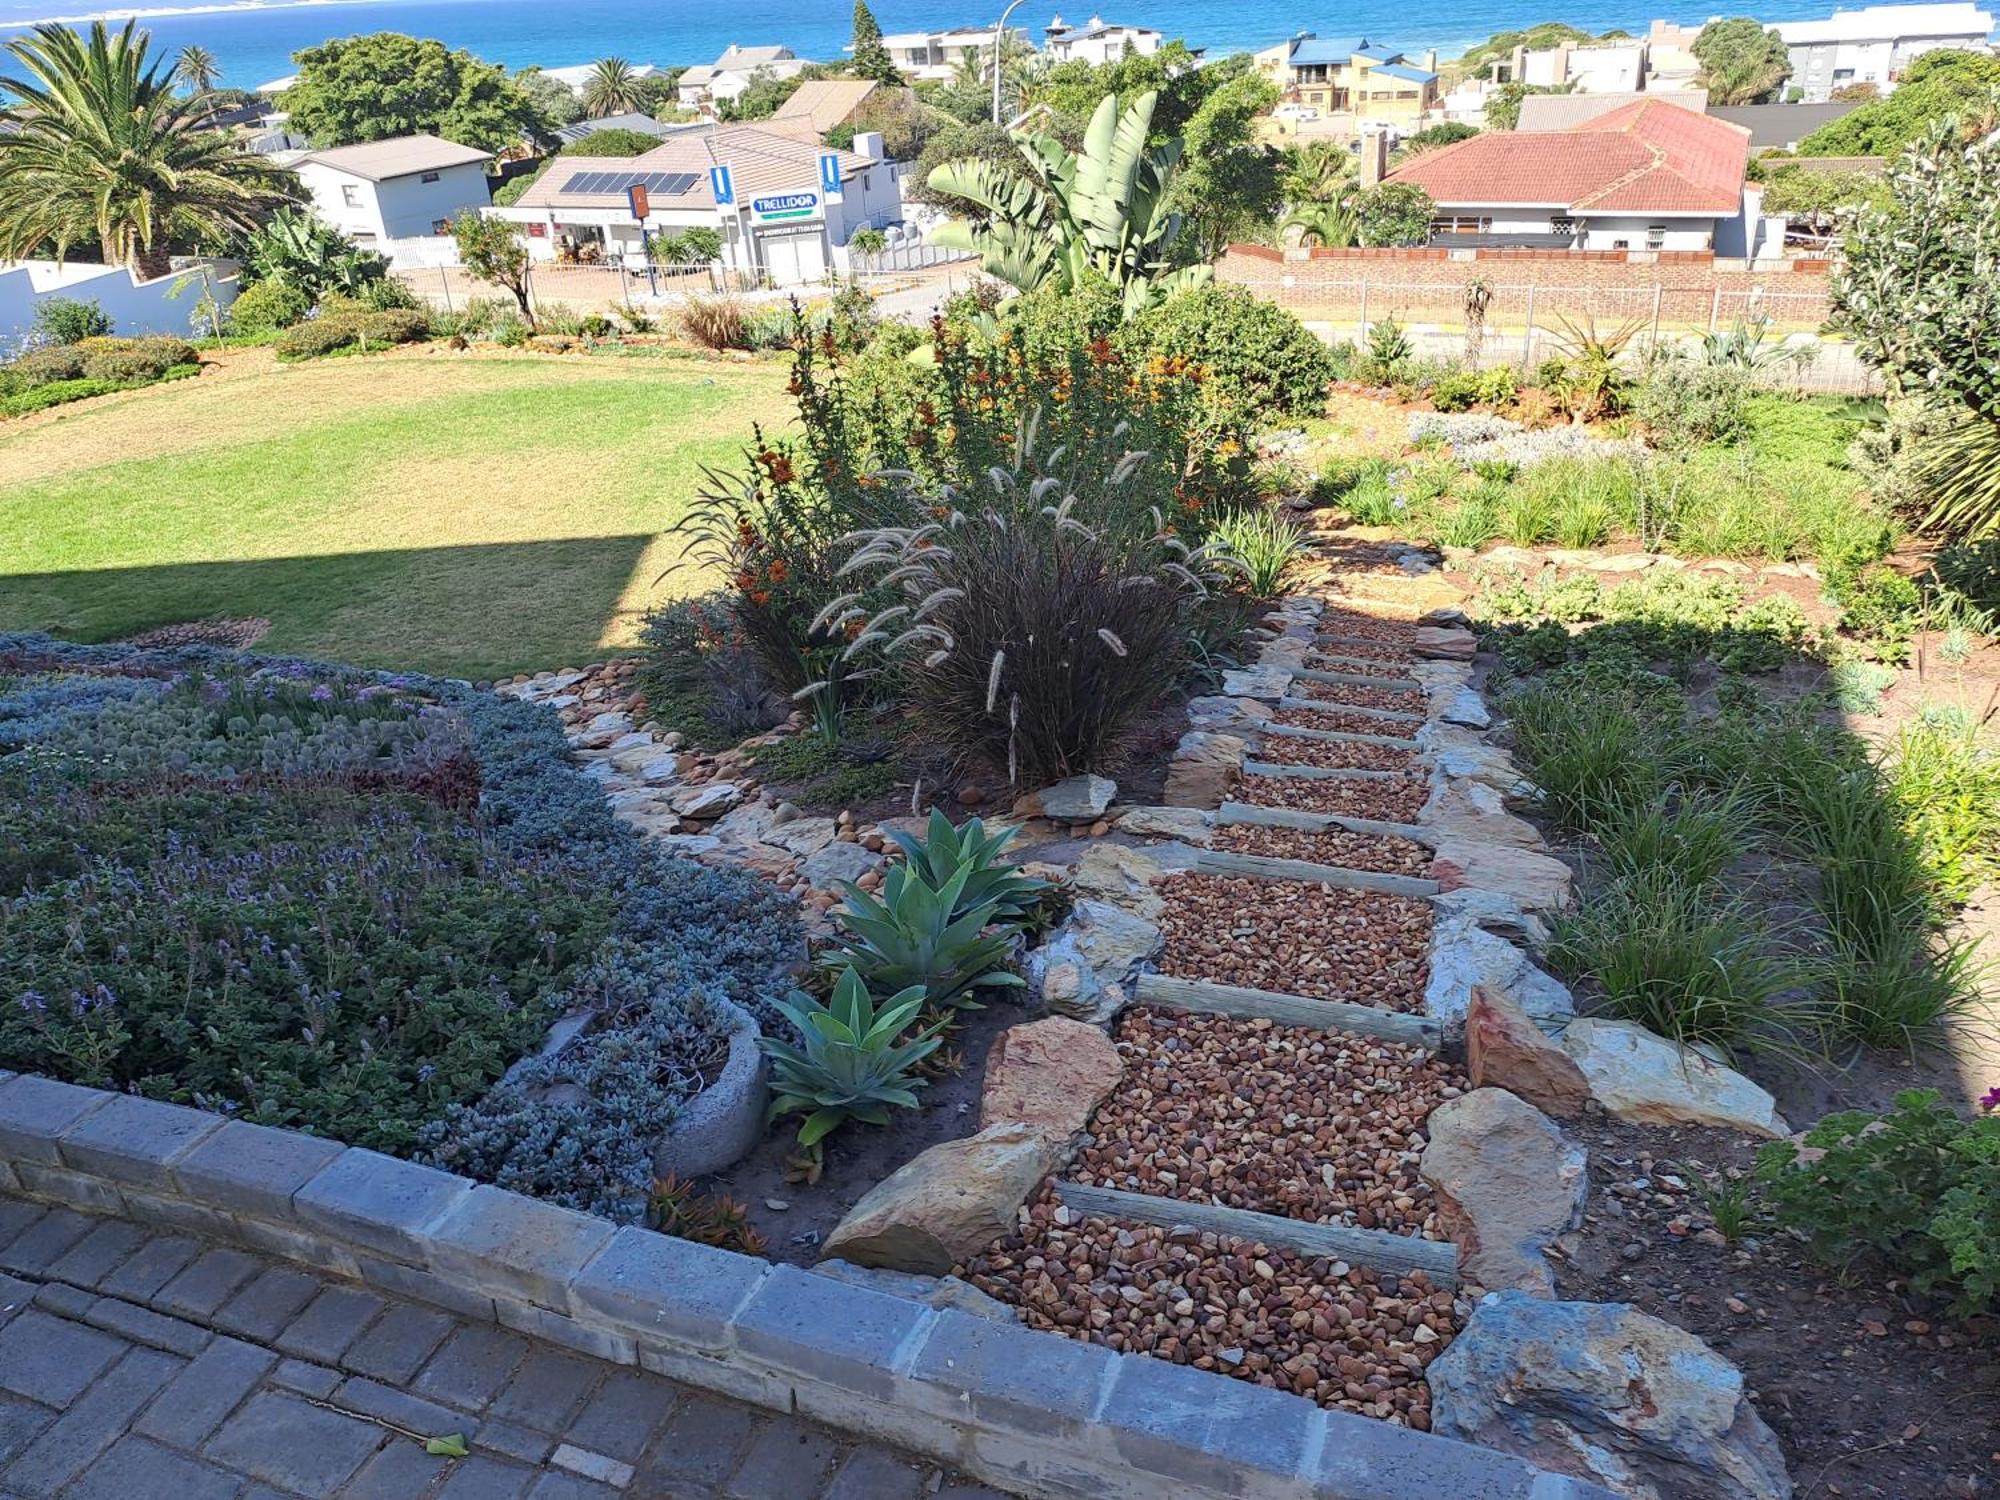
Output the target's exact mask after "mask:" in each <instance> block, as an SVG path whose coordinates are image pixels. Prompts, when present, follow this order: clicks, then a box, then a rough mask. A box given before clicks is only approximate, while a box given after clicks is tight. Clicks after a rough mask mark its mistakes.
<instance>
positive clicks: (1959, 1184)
mask: <svg viewBox="0 0 2000 1500" xmlns="http://www.w3.org/2000/svg"><path fill="white" fill-rule="evenodd" d="M1996 1096H2000V1091H1996V1092H1995V1094H1994V1095H1989V1096H1988V1101H1989V1103H1988V1106H1987V1109H1986V1111H1985V1112H1983V1113H1982V1114H1981V1116H1980V1117H1979V1118H1976V1119H1972V1120H1967V1119H1965V1118H1963V1117H1961V1116H1960V1115H1959V1114H1957V1113H1956V1112H1955V1111H1954V1110H1952V1109H1951V1108H1950V1107H1948V1106H1947V1105H1945V1104H1944V1103H1942V1102H1941V1100H1940V1098H1939V1095H1938V1093H1937V1091H1936V1090H1935V1089H1909V1090H1905V1091H1904V1092H1902V1093H1900V1094H1898V1095H1897V1096H1896V1107H1895V1109H1894V1110H1892V1111H1891V1112H1889V1113H1888V1114H1886V1115H1871V1114H1866V1113H1863V1112H1862V1111H1859V1110H1850V1111H1845V1112H1842V1113H1840V1114H1833V1115H1828V1116H1827V1117H1826V1118H1825V1119H1823V1120H1821V1121H1820V1122H1819V1123H1818V1124H1817V1125H1815V1126H1814V1127H1813V1128H1812V1129H1811V1130H1809V1131H1807V1132H1806V1134H1805V1138H1804V1140H1803V1141H1795V1140H1794V1141H1773V1142H1771V1143H1770V1144H1769V1145H1767V1146H1765V1147H1764V1148H1763V1149H1762V1150H1761V1151H1760V1152H1759V1153H1758V1158H1757V1178H1758V1180H1759V1181H1760V1182H1761V1183H1763V1185H1764V1188H1765V1192H1766V1195H1767V1197H1768V1200H1769V1203H1770V1206H1771V1209H1772V1211H1773V1213H1775V1214H1776V1216H1777V1218H1778V1220H1779V1222H1780V1223H1782V1224H1785V1225H1787V1226H1788V1227H1790V1228H1793V1229H1796V1230H1799V1231H1801V1232H1802V1233H1804V1234H1805V1235H1806V1236H1807V1239H1808V1241H1809V1242H1810V1244H1811V1245H1812V1249H1813V1253H1814V1254H1815V1255H1817V1256H1818V1257H1819V1258H1820V1259H1821V1260H1824V1261H1826V1262H1827V1263H1828V1264H1830V1265H1834V1266H1839V1267H1842V1268H1846V1267H1849V1266H1852V1265H1854V1264H1855V1263H1856V1262H1857V1261H1860V1260H1862V1259H1864V1258H1879V1259H1880V1260H1881V1261H1882V1263H1883V1264H1884V1265H1885V1266H1886V1267H1887V1268H1888V1269H1889V1270H1890V1271H1891V1272H1893V1273H1894V1274H1896V1275H1898V1276H1901V1277H1906V1278H1908V1280H1909V1283H1910V1288H1911V1290H1912V1291H1914V1292H1916V1293H1917V1294H1918V1295H1919V1296H1923V1297H1936V1298H1939V1299H1941V1300H1944V1301H1947V1302H1949V1304H1950V1306H1951V1309H1952V1311H1953V1312H1955V1313H1957V1314H1959V1315H1961V1316H1968V1317H1969V1316H1977V1315H1979V1314H1982V1313H1987V1312H1991V1311H1993V1310H1995V1309H1996V1308H2000V1115H1996V1114H1994V1113H1992V1112H1991V1110H1992V1103H1993V1101H1995V1099H1996Z"/></svg>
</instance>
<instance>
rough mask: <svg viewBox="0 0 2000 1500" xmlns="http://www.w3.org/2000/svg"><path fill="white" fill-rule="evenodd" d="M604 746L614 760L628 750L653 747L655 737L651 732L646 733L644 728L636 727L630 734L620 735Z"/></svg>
mask: <svg viewBox="0 0 2000 1500" xmlns="http://www.w3.org/2000/svg"><path fill="white" fill-rule="evenodd" d="M604 748H605V750H606V752H607V753H609V755H610V756H611V758H612V759H613V760H616V759H617V758H618V757H619V756H621V755H623V754H625V752H626V751H628V750H650V749H652V748H653V737H652V736H651V735H650V734H647V733H645V732H644V731H643V730H638V729H635V730H633V731H632V732H631V733H630V734H621V735H619V736H618V738H617V739H615V740H613V741H612V742H611V743H610V744H608V745H606V746H605V747H604Z"/></svg>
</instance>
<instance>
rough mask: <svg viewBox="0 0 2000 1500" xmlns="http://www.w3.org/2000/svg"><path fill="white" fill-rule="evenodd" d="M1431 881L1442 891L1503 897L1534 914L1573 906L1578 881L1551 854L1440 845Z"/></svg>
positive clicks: (1452, 842)
mask: <svg viewBox="0 0 2000 1500" xmlns="http://www.w3.org/2000/svg"><path fill="white" fill-rule="evenodd" d="M1431 879H1433V880H1435V881H1436V882H1437V883H1438V888H1439V889H1440V890H1446V891H1456V890H1463V889H1466V888H1468V887H1469V888H1471V889H1473V890H1481V891H1499V892H1502V893H1504V894H1505V895H1508V896H1511V897H1512V898H1513V899H1514V900H1515V901H1517V902H1519V903H1520V904H1521V905H1522V906H1524V907H1527V908H1528V909H1529V910H1531V911H1559V910H1561V909H1562V908H1563V907H1566V906H1568V905H1569V904H1570V900H1571V898H1572V896H1573V893H1574V886H1575V879H1576V877H1575V875H1574V874H1573V873H1572V871H1571V870H1570V867H1569V866H1568V865H1566V864H1564V863H1563V862H1562V861H1561V860H1559V859H1557V858H1556V857H1555V856H1554V855H1551V854H1538V853H1536V852H1535V851H1534V850H1532V849H1523V848H1520V847H1518V846H1515V845H1510V844H1484V843H1475V842H1472V841H1470V840H1467V839H1440V840H1439V841H1438V846H1437V857H1436V858H1435V859H1434V860H1432V861H1431Z"/></svg>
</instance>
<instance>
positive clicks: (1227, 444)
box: [1215, 438, 1243, 458]
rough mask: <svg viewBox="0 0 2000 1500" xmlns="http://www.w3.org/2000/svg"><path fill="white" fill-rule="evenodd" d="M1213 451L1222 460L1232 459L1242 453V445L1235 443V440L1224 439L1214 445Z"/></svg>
mask: <svg viewBox="0 0 2000 1500" xmlns="http://www.w3.org/2000/svg"><path fill="white" fill-rule="evenodd" d="M1215 451H1216V452H1217V453H1219V454H1221V455H1222V456H1223V457H1224V458H1234V457H1235V456H1236V455H1237V454H1239V453H1241V452H1242V451H1243V445H1242V444H1241V443H1239V442H1237V441H1236V439H1235V438H1224V439H1223V440H1222V441H1221V442H1219V443H1217V444H1216V445H1215Z"/></svg>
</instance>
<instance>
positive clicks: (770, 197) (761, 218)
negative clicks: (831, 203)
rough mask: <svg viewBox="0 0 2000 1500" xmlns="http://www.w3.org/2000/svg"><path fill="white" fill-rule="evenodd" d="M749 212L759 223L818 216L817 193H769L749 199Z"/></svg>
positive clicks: (774, 222)
mask: <svg viewBox="0 0 2000 1500" xmlns="http://www.w3.org/2000/svg"><path fill="white" fill-rule="evenodd" d="M750 213H751V216H752V217H753V218H754V219H756V221H757V222H758V223H759V224H776V223H779V222H781V221H783V220H785V219H816V218H818V217H819V194H818V193H770V194H767V195H766V196H764V197H762V198H752V199H751V200H750Z"/></svg>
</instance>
